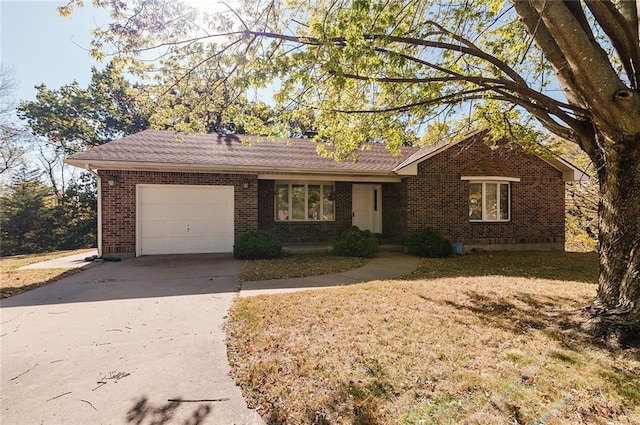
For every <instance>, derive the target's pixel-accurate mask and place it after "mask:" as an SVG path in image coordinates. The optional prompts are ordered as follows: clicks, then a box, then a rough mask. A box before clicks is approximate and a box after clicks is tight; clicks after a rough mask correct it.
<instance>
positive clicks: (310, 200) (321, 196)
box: [275, 182, 335, 221]
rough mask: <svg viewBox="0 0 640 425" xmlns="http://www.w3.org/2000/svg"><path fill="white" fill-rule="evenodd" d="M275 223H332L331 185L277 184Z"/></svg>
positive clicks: (333, 205) (333, 196)
mask: <svg viewBox="0 0 640 425" xmlns="http://www.w3.org/2000/svg"><path fill="white" fill-rule="evenodd" d="M275 192H276V193H275V198H276V202H275V209H276V211H275V219H276V221H334V220H335V192H334V185H333V183H319V182H318V183H316V182H313V183H297V182H292V183H288V182H277V183H276V190H275Z"/></svg>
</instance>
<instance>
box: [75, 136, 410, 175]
mask: <svg viewBox="0 0 640 425" xmlns="http://www.w3.org/2000/svg"><path fill="white" fill-rule="evenodd" d="M419 150H420V149H419V148H414V147H409V146H406V147H403V148H402V149H401V152H400V154H399V155H397V156H392V155H391V153H390V152H389V151H388V150H387V149H386V147H385V146H384V145H382V144H371V145H368V146H367V147H366V148H365V149H363V150H361V151H359V152H358V160H357V162H354V161H353V160H345V161H341V162H335V161H334V160H332V159H330V158H322V157H320V156H319V155H318V153H317V152H316V145H315V144H314V143H313V142H312V141H311V140H309V139H282V138H276V139H273V140H271V139H266V138H260V137H256V136H247V135H229V134H181V133H175V132H170V131H156V130H145V131H142V132H140V133H137V134H133V135H131V136H127V137H125V138H123V139H120V140H115V141H113V142H110V143H107V144H104V145H101V146H97V147H95V148H92V149H90V150H88V151H85V152H79V153H76V154H74V155H71V156H70V157H69V158H68V159H67V163H69V164H71V165H76V166H80V167H85V168H87V167H86V166H87V165H89V164H95V166H96V168H105V167H106V166H108V165H109V164H111V165H112V166H117V165H118V164H127V166H128V167H130V168H131V167H133V168H135V167H136V165H138V166H143V165H147V166H150V165H152V164H155V165H158V166H161V165H163V164H164V165H183V166H195V167H197V168H201V167H207V168H221V169H238V168H241V169H243V170H246V171H250V170H254V169H278V170H281V171H286V170H287V169H293V170H308V171H330V170H334V171H341V170H342V171H347V172H358V171H361V172H374V173H388V174H391V173H392V172H393V171H392V170H393V169H394V168H395V167H396V166H397V165H398V164H400V163H401V162H402V161H403V160H405V159H406V158H407V157H409V156H411V155H412V154H414V153H415V152H417V151H419ZM118 168H120V167H118Z"/></svg>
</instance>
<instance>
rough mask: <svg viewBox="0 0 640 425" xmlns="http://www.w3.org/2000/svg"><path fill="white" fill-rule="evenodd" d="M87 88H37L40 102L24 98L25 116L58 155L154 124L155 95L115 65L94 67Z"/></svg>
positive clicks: (22, 112) (75, 85) (22, 114)
mask: <svg viewBox="0 0 640 425" xmlns="http://www.w3.org/2000/svg"><path fill="white" fill-rule="evenodd" d="M91 73H92V76H91V82H90V84H89V86H88V87H87V88H86V89H83V88H81V87H80V86H79V84H78V83H77V82H76V81H74V82H72V83H70V84H66V85H64V86H62V87H60V88H59V89H56V90H51V89H49V88H48V87H47V86H45V85H44V84H41V85H39V86H36V89H37V90H38V94H37V95H36V100H35V101H25V102H22V104H21V105H20V107H19V108H18V115H19V116H20V118H22V119H25V120H26V121H27V125H28V126H29V128H30V129H31V131H32V132H33V134H34V135H36V136H41V137H44V138H45V139H46V140H47V143H48V144H49V145H51V146H52V147H53V148H54V150H56V152H57V153H58V154H62V153H67V154H68V153H73V152H77V151H80V150H84V149H87V148H88V147H91V146H98V145H101V144H104V143H107V142H110V141H111V140H114V139H118V138H120V137H122V136H125V135H128V134H133V133H136V132H138V131H141V130H144V129H145V128H148V127H149V116H150V115H151V112H150V109H151V98H150V97H149V95H148V93H147V91H146V90H144V89H142V88H140V87H138V86H132V85H131V84H130V83H129V82H128V81H127V80H126V79H125V78H124V77H123V76H122V74H120V73H119V72H118V71H117V70H116V69H115V68H114V66H113V65H111V64H110V65H108V66H107V67H105V69H104V70H98V69H96V68H92V70H91Z"/></svg>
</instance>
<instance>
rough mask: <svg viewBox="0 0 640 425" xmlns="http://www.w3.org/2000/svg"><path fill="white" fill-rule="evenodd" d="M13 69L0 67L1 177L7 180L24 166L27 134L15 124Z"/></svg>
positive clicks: (14, 81)
mask: <svg viewBox="0 0 640 425" xmlns="http://www.w3.org/2000/svg"><path fill="white" fill-rule="evenodd" d="M15 86H16V80H15V74H14V72H13V69H11V68H7V67H6V66H4V65H0V176H1V177H3V178H6V176H8V175H9V174H11V172H12V171H13V170H14V169H16V168H17V167H19V166H20V165H21V164H22V160H23V156H24V151H23V149H22V143H23V141H24V139H25V137H26V134H25V132H24V130H23V129H22V128H20V126H19V125H17V124H16V122H15V119H14V118H15V114H14V106H15V105H14V99H13V97H12V94H13V90H14V89H15Z"/></svg>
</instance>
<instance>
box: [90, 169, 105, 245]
mask: <svg viewBox="0 0 640 425" xmlns="http://www.w3.org/2000/svg"><path fill="white" fill-rule="evenodd" d="M86 169H87V170H88V171H89V172H90V173H91V174H93V175H94V176H95V177H96V180H97V181H98V199H97V201H96V202H97V203H98V223H97V226H98V240H97V242H96V244H97V245H98V258H102V179H100V176H99V175H98V172H97V171H98V170H96V171H93V170H92V169H91V168H90V167H89V164H87V166H86Z"/></svg>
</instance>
